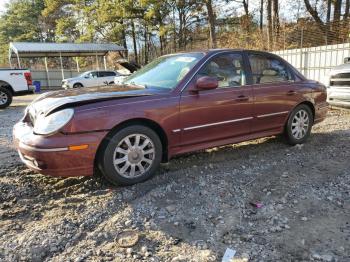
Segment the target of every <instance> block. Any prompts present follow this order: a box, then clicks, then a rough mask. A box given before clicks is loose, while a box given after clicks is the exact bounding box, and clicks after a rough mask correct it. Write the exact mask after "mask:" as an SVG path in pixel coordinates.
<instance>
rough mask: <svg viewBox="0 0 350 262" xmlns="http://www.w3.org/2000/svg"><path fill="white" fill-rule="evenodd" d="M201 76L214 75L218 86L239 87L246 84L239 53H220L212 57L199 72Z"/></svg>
mask: <svg viewBox="0 0 350 262" xmlns="http://www.w3.org/2000/svg"><path fill="white" fill-rule="evenodd" d="M202 76H210V77H215V78H217V79H218V81H219V88H227V87H240V86H243V85H245V84H246V78H245V72H244V68H243V58H242V55H241V54H222V55H218V56H215V57H214V58H212V59H211V60H210V61H209V62H208V63H207V64H206V65H205V66H204V67H203V68H202V69H201V70H200V71H199V72H198V75H197V78H199V77H202Z"/></svg>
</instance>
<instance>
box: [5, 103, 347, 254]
mask: <svg viewBox="0 0 350 262" xmlns="http://www.w3.org/2000/svg"><path fill="white" fill-rule="evenodd" d="M30 100H31V97H21V98H19V99H18V98H17V99H16V100H15V103H14V104H13V105H12V106H11V107H10V108H8V109H6V110H0V229H1V230H0V261H20V260H21V261H221V259H222V257H223V254H224V252H225V250H226V248H231V249H234V250H236V251H237V253H236V256H235V258H237V259H241V260H240V261H246V260H248V259H249V261H350V110H340V109H333V110H331V111H330V112H329V114H328V118H327V120H326V121H324V122H323V123H321V124H319V125H316V126H315V127H314V128H313V132H312V136H311V138H310V139H309V141H308V143H306V144H305V145H303V146H299V145H297V146H295V147H290V146H288V145H286V144H285V143H283V141H282V140H281V139H280V138H278V137H277V138H275V137H272V138H264V139H259V140H254V141H250V142H246V143H240V144H237V145H230V146H226V147H222V148H214V149H211V150H207V151H203V152H199V153H195V154H190V155H186V156H182V157H178V158H176V159H173V160H172V161H171V162H170V163H169V164H164V165H163V166H162V168H161V170H160V171H159V172H158V174H157V175H156V176H155V177H154V178H153V179H151V180H150V181H147V182H145V183H142V184H138V185H135V186H130V187H114V186H112V185H110V184H108V183H107V182H105V181H104V180H103V179H101V178H99V177H92V178H66V179H63V178H52V177H46V176H42V175H39V174H35V173H33V172H32V171H29V170H28V169H27V168H26V167H25V166H24V165H23V164H22V163H21V162H20V160H19V157H18V155H17V153H16V151H15V150H14V148H13V146H12V142H11V139H12V138H11V131H12V130H11V129H12V126H13V124H14V123H15V122H16V121H18V119H20V117H21V116H22V114H23V110H24V105H25V104H27V103H29V102H30ZM251 203H253V204H256V203H258V204H262V206H260V205H258V207H256V206H253V205H252V204H251ZM132 242H134V243H132ZM127 244H130V245H131V247H122V246H124V245H127ZM133 244H134V245H133Z"/></svg>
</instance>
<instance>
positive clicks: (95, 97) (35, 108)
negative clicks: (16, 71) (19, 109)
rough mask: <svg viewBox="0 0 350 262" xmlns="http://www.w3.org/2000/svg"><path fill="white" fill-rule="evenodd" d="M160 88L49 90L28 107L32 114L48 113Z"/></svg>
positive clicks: (106, 87) (126, 87)
mask: <svg viewBox="0 0 350 262" xmlns="http://www.w3.org/2000/svg"><path fill="white" fill-rule="evenodd" d="M156 93H159V90H158V92H157V90H154V89H148V88H147V89H146V88H142V87H138V86H129V85H128V86H125V85H120V86H102V87H86V88H78V89H70V90H60V91H53V92H48V93H44V94H42V95H40V96H39V97H37V98H36V99H35V100H34V101H33V102H32V103H31V104H30V105H29V106H28V108H27V110H29V111H30V113H31V114H32V115H38V114H45V115H48V114H50V113H51V112H53V111H56V110H58V109H61V108H65V107H73V106H76V105H83V104H89V103H95V102H100V101H105V100H113V99H122V98H128V97H139V96H150V95H155V94H156Z"/></svg>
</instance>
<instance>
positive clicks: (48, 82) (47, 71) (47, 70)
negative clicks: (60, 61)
mask: <svg viewBox="0 0 350 262" xmlns="http://www.w3.org/2000/svg"><path fill="white" fill-rule="evenodd" d="M44 62H45V70H46V81H47V87H48V88H50V87H51V83H50V76H49V68H48V66H47V57H46V56H45V57H44Z"/></svg>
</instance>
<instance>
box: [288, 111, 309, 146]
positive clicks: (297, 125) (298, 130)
mask: <svg viewBox="0 0 350 262" xmlns="http://www.w3.org/2000/svg"><path fill="white" fill-rule="evenodd" d="M309 124H310V119H309V115H308V113H307V112H306V111H305V110H304V109H301V110H299V111H298V112H296V114H295V115H294V117H293V120H292V128H291V129H292V135H293V137H294V138H295V139H298V140H299V139H302V138H303V137H304V136H305V135H306V134H307V131H308V128H309Z"/></svg>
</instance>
